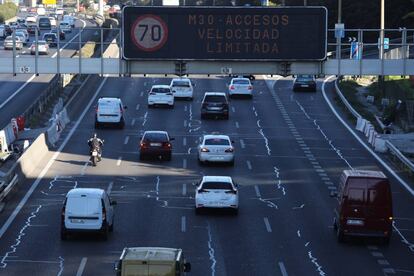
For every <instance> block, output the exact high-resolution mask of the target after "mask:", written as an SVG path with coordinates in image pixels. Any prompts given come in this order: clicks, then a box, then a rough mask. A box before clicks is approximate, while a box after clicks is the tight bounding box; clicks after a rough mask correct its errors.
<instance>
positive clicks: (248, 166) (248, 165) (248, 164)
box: [246, 160, 252, 170]
mask: <svg viewBox="0 0 414 276" xmlns="http://www.w3.org/2000/svg"><path fill="white" fill-rule="evenodd" d="M246 164H247V168H248V169H249V170H251V169H252V163H251V162H250V161H249V160H247V161H246Z"/></svg>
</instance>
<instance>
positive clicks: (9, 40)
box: [3, 36, 23, 50]
mask: <svg viewBox="0 0 414 276" xmlns="http://www.w3.org/2000/svg"><path fill="white" fill-rule="evenodd" d="M15 44H16V50H21V49H22V48H23V41H22V39H21V38H20V37H19V36H16V40H15ZM3 45H4V50H13V37H12V36H8V37H6V39H5V40H4V43H3Z"/></svg>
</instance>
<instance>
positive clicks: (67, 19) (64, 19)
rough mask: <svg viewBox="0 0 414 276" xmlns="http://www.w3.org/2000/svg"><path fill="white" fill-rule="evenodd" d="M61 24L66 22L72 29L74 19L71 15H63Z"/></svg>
mask: <svg viewBox="0 0 414 276" xmlns="http://www.w3.org/2000/svg"><path fill="white" fill-rule="evenodd" d="M63 22H68V23H69V25H70V26H71V27H72V28H75V18H74V17H73V16H71V15H67V14H65V15H64V16H63Z"/></svg>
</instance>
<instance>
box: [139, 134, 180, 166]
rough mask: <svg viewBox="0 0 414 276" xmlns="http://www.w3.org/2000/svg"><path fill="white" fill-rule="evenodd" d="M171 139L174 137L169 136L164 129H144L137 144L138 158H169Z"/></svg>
mask: <svg viewBox="0 0 414 276" xmlns="http://www.w3.org/2000/svg"><path fill="white" fill-rule="evenodd" d="M172 140H174V138H171V137H170V136H169V135H168V133H167V132H166V131H145V133H144V135H143V136H142V138H141V141H140V144H139V146H140V152H139V159H140V160H144V159H146V158H148V157H153V158H162V159H165V160H168V161H169V160H171V155H172V144H171V141H172Z"/></svg>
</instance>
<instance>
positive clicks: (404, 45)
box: [401, 28, 410, 76]
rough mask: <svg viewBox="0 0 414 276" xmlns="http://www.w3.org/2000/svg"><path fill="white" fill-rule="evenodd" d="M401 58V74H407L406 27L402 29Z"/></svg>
mask: <svg viewBox="0 0 414 276" xmlns="http://www.w3.org/2000/svg"><path fill="white" fill-rule="evenodd" d="M401 42H402V58H403V75H404V76H406V75H407V58H409V54H410V53H409V51H408V46H407V29H406V28H403V29H402V40H401Z"/></svg>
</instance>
